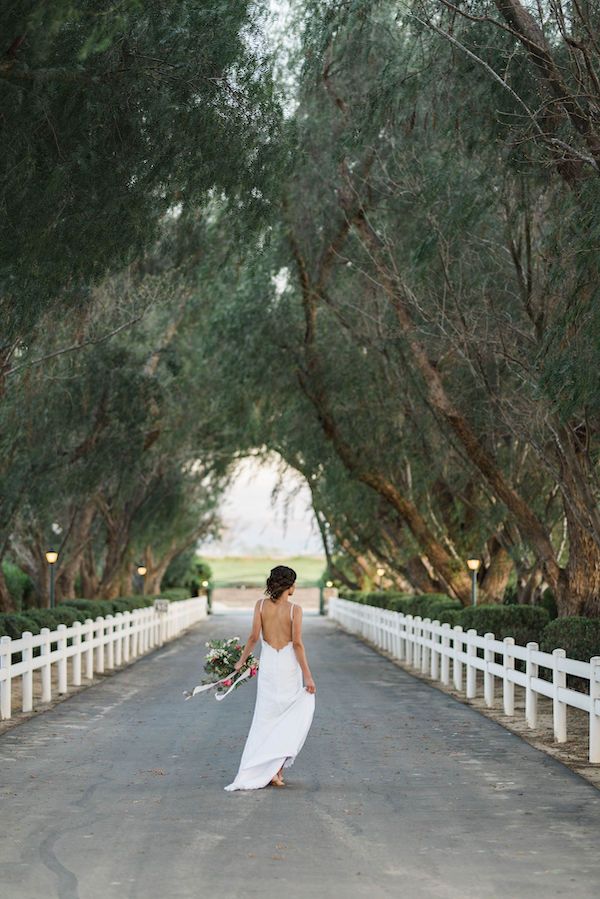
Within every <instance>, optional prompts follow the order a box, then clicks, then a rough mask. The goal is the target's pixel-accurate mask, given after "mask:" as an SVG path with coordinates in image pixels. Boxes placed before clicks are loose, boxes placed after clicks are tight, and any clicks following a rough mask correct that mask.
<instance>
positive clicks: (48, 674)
mask: <svg viewBox="0 0 600 899" xmlns="http://www.w3.org/2000/svg"><path fill="white" fill-rule="evenodd" d="M40 636H41V637H42V645H41V646H40V655H41V656H42V657H43V658H44V661H43V663H42V702H50V700H51V699H52V669H51V667H50V629H49V628H47V627H43V628H42V629H41V631H40Z"/></svg>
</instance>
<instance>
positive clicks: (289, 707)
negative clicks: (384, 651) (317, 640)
mask: <svg viewBox="0 0 600 899" xmlns="http://www.w3.org/2000/svg"><path fill="white" fill-rule="evenodd" d="M263 602H264V600H263ZM294 605H295V604H294V603H292V604H291V606H292V608H291V609H290V617H291V619H292V621H293V611H294ZM260 607H261V612H262V602H261V606H260ZM314 712H315V695H314V693H309V692H308V691H307V690H306V689H305V688H304V686H303V684H302V669H301V668H300V665H299V664H298V659H297V658H296V653H295V652H294V645H293V643H292V642H291V641H290V642H289V643H288V644H287V645H286V646H284V647H283V649H279V650H277V649H273V647H272V646H270V645H269V644H268V643H267V641H266V640H265V638H264V637H263V636H262V634H261V653H260V664H259V666H258V676H257V685H256V705H255V706H254V716H253V718H252V724H251V725H250V730H249V732H248V737H247V739H246V744H245V746H244V751H243V753H242V758H241V761H240V767H239V770H238V773H237V775H236V778H235V780H234V781H233V783H230V784H229V785H228V786H226V787H225V789H226V790H258V789H260V788H261V787H266V786H267V784H269V783H270V782H271V780H272V779H273V777H274V776H275V774H277V772H278V771H279V769H280V768H281V766H282V765H283V766H284V767H286V768H289V767H290V765H293V763H294V760H295V758H296V756H297V755H298V753H299V752H300V750H301V749H302V746H303V745H304V741H305V740H306V737H307V735H308V731H309V730H310V726H311V724H312V719H313V715H314Z"/></svg>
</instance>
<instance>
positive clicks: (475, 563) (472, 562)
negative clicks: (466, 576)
mask: <svg viewBox="0 0 600 899" xmlns="http://www.w3.org/2000/svg"><path fill="white" fill-rule="evenodd" d="M480 565H481V561H480V560H479V559H467V566H468V567H469V569H470V571H471V602H472V603H473V605H474V606H476V605H477V572H478V571H479V566H480Z"/></svg>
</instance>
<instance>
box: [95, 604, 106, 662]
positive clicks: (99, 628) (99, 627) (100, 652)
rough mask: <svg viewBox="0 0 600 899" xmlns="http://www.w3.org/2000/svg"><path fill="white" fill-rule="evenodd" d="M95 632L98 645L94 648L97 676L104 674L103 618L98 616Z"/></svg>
mask: <svg viewBox="0 0 600 899" xmlns="http://www.w3.org/2000/svg"><path fill="white" fill-rule="evenodd" d="M95 629H96V632H97V639H98V645H97V647H96V671H97V672H98V674H104V617H103V616H102V615H98V617H97V618H96V628H95Z"/></svg>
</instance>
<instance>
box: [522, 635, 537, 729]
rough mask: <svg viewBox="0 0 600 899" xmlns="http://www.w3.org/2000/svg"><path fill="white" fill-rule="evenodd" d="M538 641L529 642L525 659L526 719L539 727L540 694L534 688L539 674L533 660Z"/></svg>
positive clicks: (533, 725)
mask: <svg viewBox="0 0 600 899" xmlns="http://www.w3.org/2000/svg"><path fill="white" fill-rule="evenodd" d="M538 649H539V646H538V644H537V643H533V642H532V643H528V644H527V658H526V660H525V720H526V721H527V724H528V725H529V727H531V728H533V727H537V709H538V701H537V700H538V695H537V692H536V691H535V690H534V689H533V678H534V677H537V676H538V666H537V663H536V662H534V661H533V653H534V652H537V651H538Z"/></svg>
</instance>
